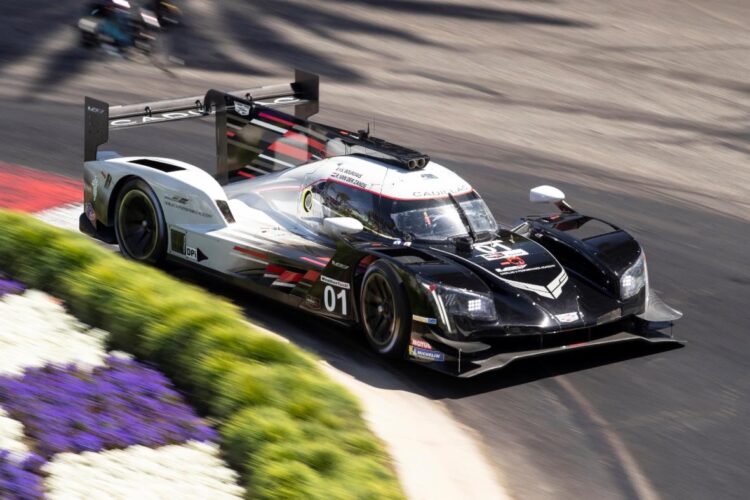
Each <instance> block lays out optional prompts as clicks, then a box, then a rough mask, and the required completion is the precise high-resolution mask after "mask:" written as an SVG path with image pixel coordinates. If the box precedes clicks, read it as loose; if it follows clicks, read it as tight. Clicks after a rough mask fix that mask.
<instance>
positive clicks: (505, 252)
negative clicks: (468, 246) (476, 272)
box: [474, 247, 529, 261]
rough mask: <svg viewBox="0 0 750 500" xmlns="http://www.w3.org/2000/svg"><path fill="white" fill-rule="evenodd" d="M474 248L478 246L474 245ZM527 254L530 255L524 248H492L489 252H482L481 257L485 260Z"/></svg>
mask: <svg viewBox="0 0 750 500" xmlns="http://www.w3.org/2000/svg"><path fill="white" fill-rule="evenodd" d="M474 248H477V247H474ZM527 255H529V252H527V251H526V250H523V249H521V248H516V249H514V250H503V251H496V250H491V251H489V252H487V253H482V254H481V257H482V258H483V259H484V260H489V261H493V260H501V259H509V258H511V257H525V256H527Z"/></svg>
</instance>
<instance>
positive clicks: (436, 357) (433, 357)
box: [409, 345, 445, 362]
mask: <svg viewBox="0 0 750 500" xmlns="http://www.w3.org/2000/svg"><path fill="white" fill-rule="evenodd" d="M409 356H411V357H412V358H416V359H421V360H423V361H438V362H442V361H445V354H443V353H442V352H440V351H436V350H434V349H422V348H421V347H416V346H413V345H410V346H409Z"/></svg>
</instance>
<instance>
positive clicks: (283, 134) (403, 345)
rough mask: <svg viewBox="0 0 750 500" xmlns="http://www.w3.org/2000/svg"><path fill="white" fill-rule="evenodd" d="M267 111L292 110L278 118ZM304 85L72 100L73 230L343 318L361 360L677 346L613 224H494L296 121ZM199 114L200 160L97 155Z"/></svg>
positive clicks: (390, 161)
mask: <svg viewBox="0 0 750 500" xmlns="http://www.w3.org/2000/svg"><path fill="white" fill-rule="evenodd" d="M282 108H293V110H292V112H290V113H287V112H284V111H282V110H281V109H282ZM317 110H318V78H317V76H316V75H312V74H309V73H305V72H302V71H299V70H298V71H297V72H296V74H295V81H294V82H293V83H290V84H282V85H273V86H268V87H259V88H255V89H248V90H241V91H235V92H229V93H225V92H220V91H216V90H210V91H208V93H207V94H206V95H205V96H196V97H188V98H180V99H172V100H166V101H157V102H151V103H143V104H136V105H128V106H109V105H108V104H107V103H104V102H102V101H98V100H96V99H91V98H86V103H85V154H84V156H85V158H84V160H85V162H84V213H83V214H82V215H81V219H80V227H81V230H82V231H84V232H86V233H88V234H91V235H93V236H95V237H97V238H99V239H102V240H104V241H108V242H113V243H114V242H116V243H118V244H119V246H120V249H121V251H122V253H123V254H124V255H125V256H127V257H129V258H131V259H135V260H138V261H144V262H149V263H154V264H157V263H160V262H162V261H164V260H170V261H174V262H178V263H180V264H183V265H186V266H192V267H194V268H198V269H200V270H203V271H205V272H208V273H214V274H216V275H217V276H220V277H222V278H224V279H227V280H230V281H232V282H234V283H236V284H238V285H240V286H243V287H246V288H247V289H250V290H252V291H255V292H258V293H262V294H265V295H269V296H271V297H273V298H275V299H278V300H281V301H283V302H285V303H287V304H290V305H292V306H294V307H298V308H300V309H303V310H306V311H309V312H311V313H314V314H317V315H320V316H324V317H326V318H330V319H332V320H336V321H339V322H342V323H346V324H358V325H361V327H362V329H363V330H364V333H365V336H366V338H367V340H368V342H369V344H370V345H371V346H372V347H373V349H375V350H376V351H377V352H378V353H380V354H382V355H385V356H389V357H394V358H402V357H406V358H408V359H411V360H413V361H416V362H420V363H423V364H425V365H426V366H429V367H430V368H433V369H436V370H439V371H442V372H445V373H450V374H453V375H459V376H462V377H468V376H472V375H476V374H478V373H482V372H485V371H487V370H491V369H496V368H500V367H502V366H505V365H507V364H508V363H510V362H512V361H513V360H516V359H520V358H524V357H529V356H536V355H540V354H546V353H549V352H554V351H560V350H565V349H571V348H583V347H589V346H595V345H601V344H606V343H617V342H630V341H640V342H649V343H657V342H678V341H676V340H675V339H674V338H672V337H671V335H669V334H666V333H663V332H661V331H659V330H657V328H661V327H665V326H669V325H671V322H672V321H673V320H676V319H678V318H679V317H680V316H681V315H680V313H679V312H677V311H675V310H674V309H672V308H670V307H668V306H666V305H665V304H664V303H663V302H662V301H661V300H660V299H659V298H658V297H657V296H656V294H655V293H654V292H653V291H652V290H651V289H650V288H649V283H648V272H647V268H646V258H645V254H644V252H643V249H642V248H641V247H640V245H639V244H638V243H637V242H636V241H635V240H634V239H633V238H632V237H631V236H630V235H629V234H628V233H627V232H625V231H623V230H622V229H620V228H618V227H616V226H614V225H611V224H609V223H606V222H604V221H601V220H599V219H596V218H593V217H588V216H585V215H582V214H579V213H577V212H576V211H575V210H574V209H573V208H571V206H570V205H569V204H568V203H567V202H565V200H564V196H563V194H562V192H560V191H559V190H557V189H555V188H553V187H551V186H540V187H537V188H534V189H532V190H531V201H536V202H551V203H554V204H555V205H556V206H557V207H558V211H557V212H556V213H554V214H552V215H547V216H541V217H525V218H523V219H521V220H520V221H519V223H517V224H516V225H515V226H513V227H511V226H504V225H501V224H498V223H497V222H496V220H495V218H494V217H493V215H492V213H491V212H490V210H489V209H488V207H487V205H486V204H485V203H484V201H483V200H482V198H481V197H480V195H479V193H478V192H477V191H476V190H475V189H474V188H473V187H472V186H471V185H470V184H469V183H467V182H466V181H465V180H464V179H462V178H461V177H459V176H458V175H456V174H455V173H453V172H452V171H450V170H448V169H447V168H445V167H443V166H441V165H439V164H438V163H436V162H434V161H432V160H431V159H430V157H429V156H427V155H425V154H423V153H420V152H418V151H414V150H412V149H409V148H406V147H402V146H398V145H395V144H392V143H389V142H386V141H384V140H381V139H378V138H375V137H371V136H370V135H369V133H368V131H365V130H360V131H357V132H353V131H348V130H343V129H340V128H337V127H332V126H328V125H323V124H320V123H316V122H313V121H310V120H309V118H310V116H312V115H314V114H315V113H316V112H317ZM205 117H213V118H214V119H215V122H216V139H217V140H216V148H217V163H216V168H215V169H212V171H211V172H208V171H206V170H204V169H203V168H199V167H197V166H194V165H191V164H188V163H185V162H182V161H178V160H174V159H168V158H155V157H144V156H127V157H126V156H120V155H119V154H117V153H113V152H98V147H99V146H100V145H101V144H103V143H105V142H106V141H107V140H108V136H109V131H110V130H116V129H119V128H127V127H133V126H139V125H145V124H151V123H160V122H166V121H174V120H182V119H193V118H205Z"/></svg>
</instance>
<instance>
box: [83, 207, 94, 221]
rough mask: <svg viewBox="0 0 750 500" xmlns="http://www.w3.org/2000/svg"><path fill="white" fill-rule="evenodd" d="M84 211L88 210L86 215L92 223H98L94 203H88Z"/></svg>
mask: <svg viewBox="0 0 750 500" xmlns="http://www.w3.org/2000/svg"><path fill="white" fill-rule="evenodd" d="M84 212H86V217H87V218H88V220H90V221H91V223H92V224H93V223H96V212H94V205H92V204H91V203H86V206H85V207H84Z"/></svg>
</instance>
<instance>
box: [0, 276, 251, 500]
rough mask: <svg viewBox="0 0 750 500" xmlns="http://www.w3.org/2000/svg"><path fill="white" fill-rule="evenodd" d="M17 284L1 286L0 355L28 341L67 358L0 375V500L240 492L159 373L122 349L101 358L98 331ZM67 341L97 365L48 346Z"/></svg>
mask: <svg viewBox="0 0 750 500" xmlns="http://www.w3.org/2000/svg"><path fill="white" fill-rule="evenodd" d="M23 290H24V287H23V286H22V285H20V284H17V283H14V284H13V285H12V286H8V287H5V288H4V289H3V290H2V292H0V295H4V297H0V311H2V312H3V313H5V315H3V314H0V331H2V332H3V334H2V340H3V341H2V342H0V359H2V358H3V357H7V353H8V352H10V353H19V352H20V353H23V352H24V349H23V345H24V343H27V349H26V350H32V351H33V350H36V349H39V350H41V351H42V352H45V353H46V355H45V357H46V358H50V357H52V358H54V357H55V356H57V358H58V359H60V360H63V361H65V362H66V364H52V363H48V364H46V365H44V366H41V367H39V366H32V367H30V368H26V369H20V368H19V366H18V363H16V364H15V366H14V369H13V370H11V371H10V374H7V373H6V375H3V376H0V498H2V499H6V498H8V499H16V498H17V499H36V498H44V497H45V496H50V497H52V498H91V497H93V496H109V497H120V498H128V497H136V496H143V495H146V496H150V497H152V498H186V499H189V498H196V499H198V498H208V497H210V498H238V497H241V496H242V495H243V490H242V488H240V487H239V486H238V485H237V484H236V479H237V475H236V473H235V472H234V471H232V470H231V469H228V468H227V467H226V466H225V465H224V463H223V461H222V460H221V458H220V451H219V448H218V446H216V445H215V444H214V443H211V441H215V440H216V439H217V437H218V436H217V434H216V432H215V431H214V430H213V429H212V428H210V427H209V426H208V425H206V423H205V422H204V421H203V420H202V419H200V418H198V416H197V415H196V414H195V413H194V412H193V411H192V410H191V409H190V408H189V407H188V406H187V405H186V404H185V402H184V401H183V398H182V396H180V394H179V393H177V392H176V391H175V390H174V389H172V387H171V384H170V382H169V381H168V380H167V379H166V378H165V377H164V376H163V375H161V374H160V373H159V372H157V371H155V370H153V369H151V368H149V367H147V366H145V365H143V364H141V363H138V362H136V361H134V360H132V359H131V358H130V357H129V356H128V355H125V354H124V353H113V354H111V355H109V356H107V354H106V352H105V351H104V348H103V346H104V342H105V340H106V336H107V334H106V332H103V331H99V330H91V329H88V327H86V326H85V325H83V324H81V323H80V322H78V321H76V320H75V319H74V318H72V317H71V316H70V315H68V314H66V313H65V311H64V310H63V309H62V307H61V306H60V304H59V301H56V300H55V299H54V298H53V297H50V296H48V295H46V294H44V293H42V292H37V291H34V290H28V291H26V292H25V293H24V294H22V295H20V293H21V292H23ZM10 293H14V294H18V295H9V294H10ZM19 312H25V313H26V314H27V315H29V314H30V315H31V316H34V315H41V317H46V318H47V321H46V324H45V323H44V321H42V320H40V319H39V318H37V320H36V321H31V322H28V321H23V317H19V314H18V313H19ZM23 325H26V328H24V327H23ZM61 325H64V327H61ZM71 339H75V340H76V341H77V342H78V344H77V345H84V346H87V347H88V348H89V349H88V351H96V352H94V354H95V356H94V359H95V360H99V359H101V360H102V361H101V363H96V364H91V363H88V362H87V361H90V360H91V359H92V356H91V354H92V352H84V353H79V354H83V356H82V357H81V358H80V359H78V360H76V363H78V364H76V363H74V362H71V354H72V352H71V351H70V350H65V349H60V350H55V349H52V348H50V346H52V347H55V346H58V345H59V344H60V343H61V340H62V341H66V340H71ZM74 344H75V342H74ZM97 349H98V351H97ZM84 351H86V349H84ZM21 357H22V359H26V360H27V361H31V362H32V364H33V365H37V364H38V361H39V359H40V358H38V357H33V356H25V357H24V356H21Z"/></svg>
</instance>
